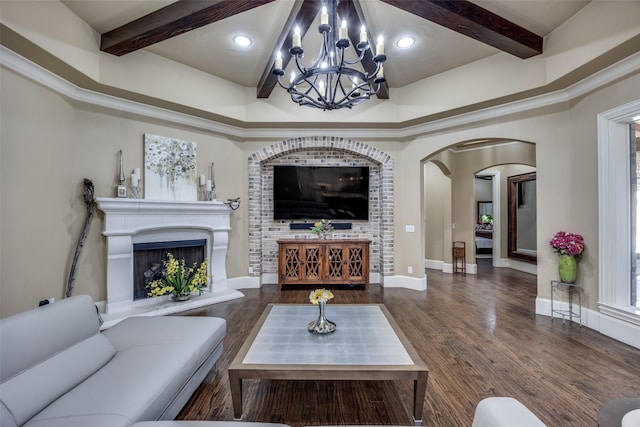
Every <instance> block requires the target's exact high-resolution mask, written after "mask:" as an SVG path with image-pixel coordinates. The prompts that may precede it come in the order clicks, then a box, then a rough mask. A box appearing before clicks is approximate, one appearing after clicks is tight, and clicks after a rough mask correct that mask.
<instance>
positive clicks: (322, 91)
mask: <svg viewBox="0 0 640 427" xmlns="http://www.w3.org/2000/svg"><path fill="white" fill-rule="evenodd" d="M318 92H320V96H324V93H325V90H324V82H323V81H322V80H320V82H318Z"/></svg>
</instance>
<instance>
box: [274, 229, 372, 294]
mask: <svg viewBox="0 0 640 427" xmlns="http://www.w3.org/2000/svg"><path fill="white" fill-rule="evenodd" d="M370 244H371V241H370V240H360V239H358V240H278V290H280V289H282V286H283V285H309V284H318V285H364V287H365V289H369V245H370Z"/></svg>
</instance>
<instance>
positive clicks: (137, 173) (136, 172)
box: [133, 168, 142, 179]
mask: <svg viewBox="0 0 640 427" xmlns="http://www.w3.org/2000/svg"><path fill="white" fill-rule="evenodd" d="M133 173H135V174H136V176H137V177H138V179H140V178H142V176H140V168H135V169H134V171H133Z"/></svg>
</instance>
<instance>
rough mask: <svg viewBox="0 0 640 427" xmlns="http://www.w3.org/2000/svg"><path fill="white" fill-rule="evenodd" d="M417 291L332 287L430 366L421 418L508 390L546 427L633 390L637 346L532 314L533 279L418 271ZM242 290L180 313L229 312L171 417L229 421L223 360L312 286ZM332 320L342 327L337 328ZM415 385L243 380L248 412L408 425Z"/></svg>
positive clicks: (290, 419) (445, 417) (591, 416)
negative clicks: (268, 310) (219, 348)
mask: <svg viewBox="0 0 640 427" xmlns="http://www.w3.org/2000/svg"><path fill="white" fill-rule="evenodd" d="M427 277H428V289H427V291H426V292H418V291H412V290H407V289H399V288H383V287H381V286H378V285H372V286H371V288H370V290H369V291H364V290H351V289H334V290H333V291H334V295H335V298H334V299H333V300H332V301H331V302H330V304H329V306H328V308H327V309H328V310H330V308H331V307H330V306H331V305H332V304H347V303H383V304H385V306H386V307H387V308H388V309H389V311H390V312H391V314H392V316H393V317H394V319H395V320H396V321H397V323H398V324H399V326H400V328H401V329H402V331H403V332H404V334H405V335H406V336H407V337H408V339H409V340H410V341H411V342H412V344H413V346H414V348H415V349H416V351H417V352H418V353H419V354H420V355H421V357H422V359H423V360H424V361H425V363H426V364H427V366H428V367H429V370H430V373H429V382H428V387H427V397H426V400H425V407H424V424H425V425H427V426H431V427H453V426H471V422H472V419H473V414H474V410H475V407H476V405H477V403H478V402H479V401H480V400H481V399H483V398H485V397H489V396H512V397H514V398H516V399H518V400H520V401H521V402H522V403H524V404H525V405H526V406H527V407H528V408H529V409H531V411H532V412H533V413H535V414H536V415H537V416H538V417H539V418H540V419H541V420H542V421H543V422H545V423H546V424H547V425H548V426H549V427H552V426H562V427H564V426H576V427H584V426H596V425H597V421H596V417H597V412H598V409H599V407H600V405H602V404H603V403H605V402H606V401H608V400H610V399H616V398H621V397H637V396H640V350H638V349H635V348H633V347H630V346H628V345H625V344H622V343H620V342H618V341H615V340H613V339H611V338H608V337H605V336H603V335H601V334H599V333H598V332H595V331H593V330H591V329H588V328H586V327H582V328H580V327H579V326H578V325H577V324H570V323H569V322H567V323H564V324H563V323H562V321H561V320H560V319H555V320H553V321H551V318H549V317H547V316H538V315H536V314H535V297H536V277H535V276H533V275H529V274H526V273H521V272H518V271H515V270H510V269H505V268H501V269H494V268H493V267H491V264H490V261H488V260H484V261H483V260H480V265H479V272H478V274H477V275H466V276H463V275H460V274H457V275H451V274H443V273H441V272H438V271H435V270H428V271H427ZM311 289H313V287H309V288H304V289H285V290H283V291H282V292H278V291H277V290H276V286H275V285H273V286H272V285H267V286H263V287H262V288H261V289H245V290H242V292H243V293H244V294H245V297H244V298H241V299H238V300H233V301H229V302H226V303H220V304H215V305H213V306H210V307H207V308H206V309H200V310H194V311H191V312H188V313H184V314H186V315H197V316H219V317H222V318H225V319H226V320H227V335H226V337H225V341H224V346H225V350H224V354H223V356H222V357H221V359H220V361H219V363H218V368H217V370H215V371H212V372H211V373H210V374H209V376H208V377H207V378H206V380H205V381H204V383H203V384H202V385H201V386H200V387H199V389H198V390H197V391H196V392H195V393H194V395H193V396H192V398H191V399H190V401H189V402H188V403H187V405H186V406H185V408H184V409H183V410H182V412H181V413H180V415H179V416H178V419H189V420H232V419H233V409H232V405H231V395H230V389H229V380H228V376H227V368H228V366H229V364H230V362H231V360H232V359H233V357H234V356H235V354H236V353H237V351H238V350H239V348H240V346H241V345H242V343H243V342H244V339H245V338H246V336H247V335H248V334H249V331H250V330H251V329H252V327H253V326H254V324H255V322H256V321H257V319H258V317H259V316H260V314H261V313H262V311H263V310H264V308H265V307H266V305H267V304H269V303H307V302H308V296H309V291H310V290H311ZM338 327H340V325H338ZM412 397H413V395H412V384H410V383H404V382H395V381H381V382H375V381H365V382H352V381H317V382H314V381H294V382H284V381H245V385H244V387H243V403H244V405H243V408H244V418H243V419H244V420H245V421H260V422H281V423H285V424H289V425H291V426H292V427H299V426H303V425H307V426H312V425H327V424H331V425H334V424H335V425H344V424H378V425H411V423H412V419H411V412H412Z"/></svg>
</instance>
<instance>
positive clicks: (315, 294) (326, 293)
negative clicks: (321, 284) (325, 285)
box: [309, 289, 333, 305]
mask: <svg viewBox="0 0 640 427" xmlns="http://www.w3.org/2000/svg"><path fill="white" fill-rule="evenodd" d="M331 298H333V294H332V293H331V291H330V290H328V289H316V290H315V291H312V292H311V293H310V294H309V301H311V304H313V305H318V304H319V303H320V302H327V301H329V300H330V299H331Z"/></svg>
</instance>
